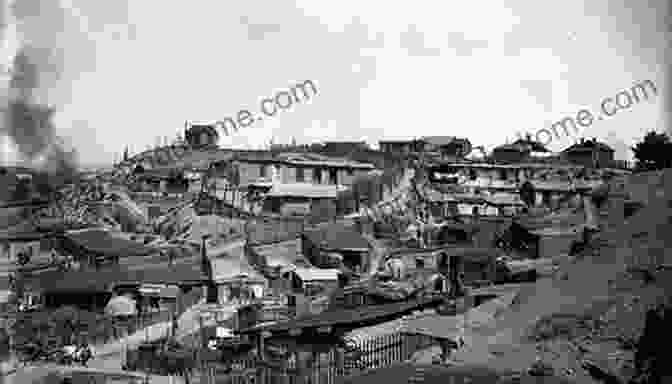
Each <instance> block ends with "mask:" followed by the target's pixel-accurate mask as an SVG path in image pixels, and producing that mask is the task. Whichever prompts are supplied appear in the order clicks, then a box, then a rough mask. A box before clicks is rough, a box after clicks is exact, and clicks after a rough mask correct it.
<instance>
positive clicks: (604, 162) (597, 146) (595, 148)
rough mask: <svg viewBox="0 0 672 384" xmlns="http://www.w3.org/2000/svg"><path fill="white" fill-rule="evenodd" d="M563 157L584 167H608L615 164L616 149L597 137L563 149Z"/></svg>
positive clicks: (582, 140)
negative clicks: (599, 140)
mask: <svg viewBox="0 0 672 384" xmlns="http://www.w3.org/2000/svg"><path fill="white" fill-rule="evenodd" d="M562 154H563V157H564V158H565V159H567V160H569V161H570V162H572V163H574V164H580V165H583V166H584V167H591V168H606V167H610V166H612V165H613V164H614V150H613V149H612V148H611V147H609V146H608V145H607V144H604V143H601V142H598V141H597V140H596V139H590V140H585V139H581V141H580V142H578V143H576V144H574V145H572V146H570V147H569V148H567V149H565V150H564V151H562Z"/></svg>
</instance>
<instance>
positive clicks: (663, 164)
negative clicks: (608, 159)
mask: <svg viewBox="0 0 672 384" xmlns="http://www.w3.org/2000/svg"><path fill="white" fill-rule="evenodd" d="M631 149H632V152H633V153H634V156H635V159H636V160H637V165H636V167H637V169H639V170H646V171H650V170H658V169H663V168H670V167H672V142H670V137H669V136H668V135H667V134H665V133H657V132H655V131H650V132H649V133H647V134H646V136H644V139H643V140H642V141H641V142H639V143H637V144H636V145H635V146H634V147H632V148H631Z"/></svg>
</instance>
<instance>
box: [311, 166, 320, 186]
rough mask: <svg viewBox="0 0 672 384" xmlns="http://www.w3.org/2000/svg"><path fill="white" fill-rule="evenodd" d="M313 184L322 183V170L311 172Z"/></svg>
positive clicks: (317, 169)
mask: <svg viewBox="0 0 672 384" xmlns="http://www.w3.org/2000/svg"><path fill="white" fill-rule="evenodd" d="M313 182H315V183H318V184H319V183H321V182H322V170H321V169H320V168H315V170H314V171H313Z"/></svg>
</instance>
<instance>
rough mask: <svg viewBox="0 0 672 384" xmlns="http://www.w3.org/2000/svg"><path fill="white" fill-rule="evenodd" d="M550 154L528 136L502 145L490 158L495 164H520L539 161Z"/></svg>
mask: <svg viewBox="0 0 672 384" xmlns="http://www.w3.org/2000/svg"><path fill="white" fill-rule="evenodd" d="M551 155H552V154H551V152H550V151H549V150H548V149H547V148H546V147H545V146H544V145H543V144H541V143H540V142H538V141H535V140H532V137H531V136H530V135H528V136H527V137H526V138H521V139H518V140H516V141H514V142H513V143H511V144H503V145H500V146H498V147H496V148H495V149H494V150H493V151H492V158H493V160H495V161H496V162H502V163H520V162H523V161H530V160H541V159H544V158H548V157H550V156H551Z"/></svg>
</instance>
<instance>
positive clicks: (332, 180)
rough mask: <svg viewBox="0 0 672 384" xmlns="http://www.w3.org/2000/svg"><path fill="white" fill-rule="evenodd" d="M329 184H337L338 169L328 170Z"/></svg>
mask: <svg viewBox="0 0 672 384" xmlns="http://www.w3.org/2000/svg"><path fill="white" fill-rule="evenodd" d="M329 184H338V169H330V170H329Z"/></svg>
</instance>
